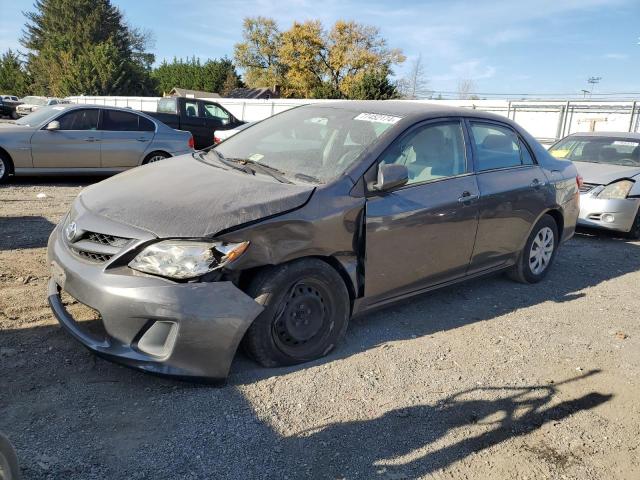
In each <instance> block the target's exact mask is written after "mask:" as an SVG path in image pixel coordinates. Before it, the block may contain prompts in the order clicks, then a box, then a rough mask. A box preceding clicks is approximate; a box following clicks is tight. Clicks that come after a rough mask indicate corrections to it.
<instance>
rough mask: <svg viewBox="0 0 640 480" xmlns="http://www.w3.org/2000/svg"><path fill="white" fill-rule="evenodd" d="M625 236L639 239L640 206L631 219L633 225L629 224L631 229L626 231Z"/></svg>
mask: <svg viewBox="0 0 640 480" xmlns="http://www.w3.org/2000/svg"><path fill="white" fill-rule="evenodd" d="M627 238H630V239H631V240H638V239H640V208H638V211H637V212H636V219H635V220H634V221H633V225H632V226H631V230H629V233H627Z"/></svg>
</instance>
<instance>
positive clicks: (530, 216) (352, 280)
mask: <svg viewBox="0 0 640 480" xmlns="http://www.w3.org/2000/svg"><path fill="white" fill-rule="evenodd" d="M327 106H328V108H345V109H351V110H353V111H354V112H368V113H380V114H388V115H397V116H401V117H402V120H401V121H399V122H397V123H396V124H395V125H394V126H393V127H392V128H390V129H388V130H387V131H386V132H385V133H384V134H383V135H382V136H381V137H380V138H379V139H378V141H377V142H375V143H374V144H373V145H371V146H370V147H369V148H368V149H367V150H365V151H364V152H363V153H362V155H361V156H360V158H359V159H358V160H357V161H356V162H354V164H353V165H352V166H351V167H350V168H349V169H348V170H347V171H346V172H345V174H343V175H341V176H339V177H338V178H336V179H334V180H333V181H331V182H329V183H327V184H324V185H318V186H316V187H315V188H314V187H313V186H309V185H302V184H298V185H283V184H279V183H276V181H275V180H274V179H271V178H270V177H266V176H265V177H263V176H258V175H257V176H255V177H253V176H250V175H248V174H244V173H239V172H234V171H230V170H229V171H226V170H223V169H221V168H220V166H216V163H215V162H211V163H210V164H205V163H203V162H202V161H200V160H199V159H198V158H194V157H192V156H186V157H183V158H182V159H176V160H175V161H165V162H160V164H156V165H150V166H147V167H143V169H142V170H143V171H139V172H129V173H127V174H123V175H119V176H116V177H114V178H113V179H110V180H108V181H105V182H102V183H100V184H96V185H94V186H92V187H90V188H89V189H87V190H86V191H85V192H83V193H82V194H81V195H80V196H79V198H78V199H77V200H76V202H75V203H74V207H73V210H72V212H71V214H70V219H69V221H74V222H75V223H76V224H77V227H78V229H80V230H83V229H84V230H89V231H94V232H100V233H105V234H110V235H119V236H123V237H125V238H132V239H133V240H131V242H132V243H131V244H130V245H129V246H127V247H125V249H124V250H122V251H120V252H118V253H117V254H116V255H114V257H113V258H111V259H110V260H108V261H107V262H106V263H105V264H102V265H95V264H94V265H92V264H90V263H89V262H87V261H85V260H83V259H82V258H80V257H78V256H77V255H74V254H73V253H70V248H71V246H70V245H69V244H67V241H66V240H65V239H64V238H62V235H61V234H60V232H61V231H62V226H58V227H57V228H56V230H55V231H54V233H53V234H52V237H51V239H50V244H49V261H50V262H52V265H53V270H54V272H57V273H56V274H54V276H53V279H54V280H53V282H52V285H51V289H50V296H49V300H50V302H51V303H52V305H53V307H54V313H56V316H58V317H59V318H60V321H61V323H63V324H64V325H66V326H67V328H69V325H68V324H69V323H71V325H73V320H72V319H69V318H67V316H66V315H67V314H66V313H65V312H64V310H63V309H61V307H60V305H61V304H60V303H59V298H60V297H59V295H58V293H57V290H58V286H60V287H64V289H65V290H71V291H73V292H74V293H75V294H76V295H77V297H76V298H77V299H78V300H79V301H80V302H82V303H86V304H88V305H90V306H94V308H97V309H98V310H99V309H100V308H107V306H109V307H110V308H113V311H114V312H115V313H114V314H113V315H109V317H108V318H107V317H105V316H104V315H103V317H104V322H105V327H106V329H107V331H108V332H109V331H113V332H119V331H120V330H119V326H123V325H129V322H131V325H134V326H135V327H136V328H140V329H141V328H143V327H142V326H143V325H144V326H147V325H148V321H151V322H153V321H155V320H157V319H158V318H161V319H164V320H167V319H169V320H170V321H175V322H176V323H177V324H178V334H177V336H176V338H175V339H173V340H172V341H173V342H174V343H173V345H174V348H179V351H180V352H182V353H183V354H184V356H181V357H180V362H179V365H174V364H172V363H171V361H169V360H167V359H166V358H158V357H154V356H150V355H148V354H144V353H141V352H140V351H139V349H138V347H137V346H136V344H135V342H133V341H132V337H133V336H134V335H133V333H132V331H129V330H127V332H126V335H124V336H120V334H117V336H116V337H115V340H114V339H109V336H107V340H106V341H107V343H109V344H111V343H112V342H114V341H115V342H116V343H117V344H118V345H119V348H125V347H126V349H127V350H126V351H124V353H121V352H123V351H122V350H118V349H112V350H111V352H110V358H111V359H113V360H116V361H121V362H124V363H126V364H128V365H132V366H136V367H138V368H142V369H146V370H152V371H155V372H157V373H168V374H179V375H186V376H189V375H193V376H197V377H201V376H203V374H204V373H206V374H207V375H209V376H210V377H212V378H213V377H216V378H221V377H224V376H226V373H227V371H228V365H230V363H231V359H232V358H233V353H234V351H235V347H236V345H237V340H239V338H238V337H241V333H243V332H244V329H246V328H247V327H248V325H249V324H250V323H251V322H252V321H253V319H254V318H255V316H257V315H258V313H259V310H260V309H259V308H258V307H259V305H257V304H256V303H255V302H254V301H253V299H251V298H250V297H248V296H247V295H245V294H244V293H242V292H241V286H242V285H243V284H244V283H243V280H244V278H245V277H244V275H248V274H249V273H250V272H253V271H255V269H256V268H260V267H264V266H268V265H278V264H282V263H285V262H288V261H291V260H294V259H297V258H303V257H309V256H314V257H318V258H322V259H324V260H326V261H327V262H328V263H330V264H331V265H332V266H334V267H335V268H336V269H337V271H338V272H339V273H340V274H341V275H342V277H343V279H344V280H345V283H346V285H347V288H348V290H349V291H350V294H351V296H352V304H353V307H352V313H353V314H354V315H357V314H360V313H363V312H366V311H367V310H369V309H371V308H375V307H377V306H380V305H382V304H385V303H388V302H391V301H395V300H398V299H401V298H405V297H406V296H410V295H414V294H416V293H420V292H424V291H428V290H431V289H433V288H437V287H439V286H442V285H446V284H450V283H452V282H455V281H459V280H462V279H465V278H469V277H471V276H476V275H479V274H484V273H488V272H491V271H495V270H496V269H502V268H505V267H508V266H510V265H513V264H514V263H515V262H516V261H517V259H518V258H519V255H520V251H521V249H522V247H523V246H524V243H525V242H526V238H527V236H528V235H529V232H530V231H531V229H532V228H533V226H534V224H535V223H536V221H537V220H538V219H539V218H540V217H541V216H542V215H544V214H545V213H547V212H550V213H551V214H553V215H554V216H555V217H557V218H558V221H559V226H560V227H561V228H560V230H561V235H562V240H563V241H564V240H566V239H568V238H570V237H571V235H572V234H573V231H574V229H575V221H576V217H577V214H578V204H577V199H578V194H577V184H576V170H575V167H574V166H573V165H572V164H571V162H568V161H564V160H558V159H554V158H553V157H551V156H550V155H549V154H548V153H547V152H546V150H545V149H544V148H543V147H542V146H540V145H539V144H538V143H537V142H536V141H535V140H533V139H532V138H531V137H530V136H529V135H528V134H527V133H526V132H525V131H523V130H522V129H521V128H520V127H518V126H517V125H516V124H515V123H513V122H511V121H509V120H507V119H505V118H503V117H498V116H496V115H491V114H486V113H479V112H473V111H469V110H463V109H456V108H448V107H447V108H444V107H432V106H425V105H421V104H412V103H409V102H350V103H348V104H347V103H330V104H327ZM301 108H304V107H301ZM445 117H446V118H460V119H463V118H476V119H477V118H481V119H487V120H491V121H494V122H500V123H501V124H503V125H506V126H508V127H510V128H513V129H514V130H515V131H516V132H517V133H518V134H519V135H520V136H521V138H523V139H524V140H526V141H527V143H528V144H529V146H530V147H531V149H532V151H533V152H534V154H535V156H536V159H537V161H538V166H537V167H535V168H533V167H529V166H523V167H519V168H511V169H506V170H501V171H496V172H492V173H493V175H492V176H491V178H487V179H486V180H481V181H480V182H478V180H477V177H478V176H477V175H476V174H475V173H473V172H472V171H470V172H469V173H468V174H467V175H463V176H460V177H456V178H453V179H443V180H441V181H437V182H432V183H429V184H423V185H414V186H406V187H402V188H399V189H398V190H395V191H392V192H385V193H380V192H375V191H371V190H370V189H369V188H368V187H367V185H368V184H369V183H370V182H371V180H372V179H374V178H375V175H376V172H377V159H378V157H379V156H380V154H381V153H382V152H383V151H384V150H385V149H386V148H387V147H388V146H389V145H391V143H392V142H393V141H394V139H396V138H397V137H398V136H399V135H400V134H401V133H402V132H404V131H405V130H406V129H407V128H410V127H411V126H413V125H415V124H417V123H419V122H424V121H429V120H431V119H440V118H445ZM268 121H269V120H265V122H268ZM238 135H242V133H239V134H238ZM178 165H179V166H180V168H178ZM500 172H501V173H500ZM143 175H144V178H146V179H147V180H149V179H150V178H151V179H152V180H153V181H151V182H149V181H147V182H144V181H142V178H143ZM176 176H177V177H176ZM532 176H533V177H537V178H539V180H540V181H539V184H538V186H537V187H530V189H531V191H527V190H526V189H525V188H524V187H521V186H520V185H519V184H518V185H516V187H517V188H516V189H515V190H513V189H511V190H510V189H509V186H510V185H513V182H514V181H515V180H517V181H518V182H521V181H523V180H524V181H527V182H528V181H529V180H530V178H531V177H532ZM120 182H122V183H120ZM479 183H480V184H481V186H479ZM133 190H135V191H136V192H135V193H128V192H131V191H133ZM459 190H462V191H461V192H459ZM467 190H468V191H470V192H473V193H474V194H475V193H476V192H477V193H478V194H479V195H480V197H479V199H477V200H475V199H473V200H470V201H460V202H459V201H458V198H459V196H460V193H462V192H464V191H467ZM163 194H164V195H163ZM261 198H265V199H266V201H265V202H264V204H262V203H261V202H260V201H259V200H260V199H261ZM483 199H486V201H485V202H483ZM132 205H133V206H132ZM481 210H482V211H481ZM443 218H444V219H448V221H447V220H443ZM479 219H480V221H482V220H486V222H487V224H486V235H485V236H486V238H485V241H484V242H480V243H479V244H478V246H477V247H476V246H474V245H475V243H476V242H475V241H474V240H475V230H476V228H478V227H477V225H478V224H479ZM456 222H459V225H456ZM491 228H493V229H494V231H495V233H496V235H497V236H498V237H497V238H496V242H495V243H496V245H497V246H491V245H489V243H490V242H489V241H488V240H489V239H490V234H489V232H490V229H491ZM514 228H515V230H516V231H515V232H513V231H511V229H514ZM167 236H169V237H180V238H192V237H194V236H196V237H201V236H205V237H209V238H215V239H216V240H220V241H228V242H239V241H249V242H250V247H249V249H248V250H247V252H246V253H245V254H244V255H243V256H242V257H240V258H239V259H238V260H236V261H234V262H233V263H232V264H230V265H228V266H227V267H226V269H225V271H224V272H222V274H221V276H220V277H217V278H209V277H203V278H202V279H200V281H196V282H190V283H177V282H171V281H169V280H166V279H161V278H158V277H152V276H149V275H141V274H139V273H137V272H134V271H132V270H131V269H129V268H128V267H127V263H128V261H130V259H131V258H133V256H134V255H135V253H136V252H138V251H139V250H140V248H142V247H143V246H144V245H147V244H148V243H149V242H151V241H153V240H154V239H155V238H156V237H160V238H166V237H167ZM418 239H420V240H422V241H419V240H418ZM448 248H452V249H455V248H459V249H460V252H451V251H449V250H448ZM495 257H500V258H498V259H496V258H495ZM472 258H475V259H479V260H486V261H481V262H480V263H479V264H478V265H477V268H475V270H473V271H471V270H470V267H471V265H470V262H471V259H472ZM53 262H55V263H53ZM465 264H466V265H465ZM68 272H71V274H69V273H68ZM56 278H58V280H56ZM212 280H214V281H212ZM103 282H104V283H106V288H103V287H102V283H103ZM149 282H152V283H153V282H157V283H156V284H157V285H163V286H168V285H174V286H175V287H172V288H175V289H179V290H180V291H181V292H190V291H191V289H192V290H193V293H192V294H190V293H181V294H178V293H175V292H177V291H178V290H173V292H174V293H171V294H170V295H169V296H167V295H166V294H165V293H163V292H165V291H166V290H164V289H163V288H155V287H150V288H144V287H149ZM60 283H62V284H63V285H60ZM225 283H226V284H228V285H229V288H231V287H232V288H231V290H230V291H228V292H227V291H223V290H222V288H221V287H220V285H222V284H225ZM203 284H204V286H203ZM138 286H139V287H140V288H143V290H139V289H138ZM234 289H236V290H237V291H236V290H234ZM169 291H171V290H169ZM202 292H208V293H209V294H208V295H205V294H201V293H202ZM143 293H144V294H143ZM227 294H228V297H229V298H232V300H231V301H230V300H229V298H227V297H226V296H225V295H227ZM74 296H75V295H74ZM78 297H80V298H78ZM124 298H126V301H125V300H124ZM127 302H133V303H134V304H136V305H138V304H143V305H144V308H140V309H135V311H133V312H132V311H129V310H127V308H128V307H126V306H125V304H126V303H127ZM219 305H222V310H223V311H220V310H218V307H219ZM249 305H252V307H249ZM158 312H160V313H158ZM191 322H195V324H197V325H209V326H210V331H207V332H201V334H202V336H203V337H202V339H201V340H198V339H196V338H195V337H194V336H191V335H189V336H186V337H185V336H181V335H180V332H181V331H183V329H186V330H187V331H189V330H190V329H191V327H190V326H188V325H187V324H189V323H191ZM107 324H109V325H107ZM111 324H112V325H111ZM122 328H124V327H122ZM134 329H135V328H134ZM138 334H140V332H139V331H138ZM75 336H76V338H78V339H79V340H80V341H81V342H82V343H84V344H85V345H86V346H87V347H88V348H90V349H92V350H94V351H97V352H98V353H101V354H104V353H105V352H104V351H103V350H101V349H100V348H102V347H100V346H99V345H96V344H95V343H91V342H90V341H88V340H87V339H86V338H83V337H81V336H79V335H78V334H75ZM205 337H206V338H205ZM212 338H218V339H225V340H224V341H226V342H227V343H226V344H225V345H221V342H220V341H217V342H215V343H212V344H211V345H210V348H209V350H207V348H206V344H207V342H209V341H211V339H212ZM224 341H223V343H224ZM127 342H129V344H128V345H127ZM99 347H100V348H99ZM213 350H216V351H215V352H214V351H213ZM131 352H135V353H136V354H135V355H133V354H132V353H131ZM189 352H191V354H189ZM140 355H142V357H140ZM212 356H213V357H214V358H215V359H216V360H217V361H218V362H219V363H220V364H221V365H222V366H223V367H221V368H220V369H219V370H216V371H215V372H210V371H209V372H204V371H203V365H204V364H206V363H208V362H210V360H211V358H212Z"/></svg>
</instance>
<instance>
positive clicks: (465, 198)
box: [458, 192, 480, 203]
mask: <svg viewBox="0 0 640 480" xmlns="http://www.w3.org/2000/svg"><path fill="white" fill-rule="evenodd" d="M478 198H480V195H476V194H471V192H463V193H462V195H461V196H460V197H458V202H460V203H467V202H473V201H475V200H478Z"/></svg>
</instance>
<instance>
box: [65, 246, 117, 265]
mask: <svg viewBox="0 0 640 480" xmlns="http://www.w3.org/2000/svg"><path fill="white" fill-rule="evenodd" d="M73 251H74V253H76V254H77V255H80V256H81V257H83V258H86V259H87V260H91V261H92V262H96V263H104V262H107V261H109V260H111V257H113V255H107V254H104V253H94V252H87V251H85V250H78V249H76V248H74V249H73Z"/></svg>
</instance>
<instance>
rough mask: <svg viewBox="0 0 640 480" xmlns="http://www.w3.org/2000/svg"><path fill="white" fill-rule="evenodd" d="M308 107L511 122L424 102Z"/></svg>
mask: <svg viewBox="0 0 640 480" xmlns="http://www.w3.org/2000/svg"><path fill="white" fill-rule="evenodd" d="M309 106H314V107H328V108H339V109H343V110H349V111H353V112H362V113H374V114H380V115H396V116H399V117H403V118H407V119H411V120H414V121H420V120H427V119H429V118H436V117H448V116H451V117H460V116H465V117H477V118H484V119H488V120H496V121H500V122H504V123H509V124H511V123H512V122H511V121H510V120H509V119H508V118H506V117H504V116H501V115H496V114H493V113H488V112H485V111H479V110H472V109H469V108H462V107H453V106H451V105H437V104H434V103H428V102H424V101H412V100H384V101H380V100H350V101H336V102H326V103H325V102H322V103H313V104H309Z"/></svg>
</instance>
